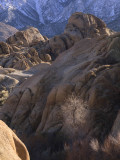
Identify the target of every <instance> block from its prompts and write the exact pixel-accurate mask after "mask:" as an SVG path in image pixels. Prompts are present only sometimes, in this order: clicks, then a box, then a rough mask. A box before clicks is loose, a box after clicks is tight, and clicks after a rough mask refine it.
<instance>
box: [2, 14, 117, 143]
mask: <svg viewBox="0 0 120 160" xmlns="http://www.w3.org/2000/svg"><path fill="white" fill-rule="evenodd" d="M81 17H82V18H81ZM76 19H77V20H76ZM87 20H88V21H87ZM77 21H78V22H77ZM83 22H86V25H85V24H84V23H83ZM72 23H73V24H74V25H75V28H76V26H77V27H78V28H79V29H77V30H76V32H77V34H76V32H75V30H74V29H73V28H72V29H71V32H70V30H69V29H68V26H67V28H66V32H67V34H69V36H70V37H71V38H72V40H71V38H69V40H70V42H71V41H72V42H73V44H72V45H71V43H70V46H71V48H70V47H68V48H69V49H68V48H65V49H63V48H64V47H63V46H64V45H63V43H64V41H62V40H60V39H59V37H60V36H61V35H60V36H58V40H57V42H58V43H57V44H58V46H57V45H56V41H55V40H54V42H55V43H52V45H53V47H55V48H56V47H58V50H57V49H55V51H57V52H56V53H60V52H62V51H64V50H66V49H67V51H64V52H63V53H62V54H60V55H59V57H58V58H57V59H56V60H55V62H53V64H52V65H51V67H50V68H48V69H45V70H43V71H44V72H39V73H37V74H36V75H34V76H32V77H30V78H29V79H27V80H26V81H25V82H24V83H22V84H21V85H20V87H19V88H16V89H15V90H14V91H13V92H12V93H11V95H10V97H9V98H8V99H7V101H6V102H5V104H4V106H3V108H2V110H1V113H0V119H2V120H3V121H5V122H6V123H7V124H9V126H10V127H11V128H13V129H15V130H16V131H17V133H18V134H21V133H27V134H31V133H33V132H35V133H36V134H39V133H51V134H54V133H57V132H61V133H68V128H67V129H66V124H65V122H64V117H66V118H67V117H69V116H67V115H66V112H65V105H64V103H65V100H66V98H67V97H69V96H70V95H72V94H73V93H74V95H76V96H79V97H80V99H83V100H85V101H87V102H88V106H87V108H86V109H85V108H84V109H83V110H86V111H89V112H88V117H89V118H90V124H89V125H88V120H87V119H84V117H83V120H84V126H86V125H88V130H87V132H86V133H87V134H88V133H89V134H92V135H93V136H94V137H96V138H98V139H100V140H101V141H102V140H103V139H104V138H105V137H106V135H108V134H109V132H110V131H111V128H112V126H113V123H114V120H115V119H116V116H117V111H118V106H119V105H120V94H119V93H120V74H119V73H120V59H119V57H120V47H119V40H120V34H119V33H115V34H113V32H111V31H110V30H109V29H107V28H105V24H104V23H103V22H102V21H100V20H99V19H97V18H96V17H94V16H91V15H84V14H82V13H79V14H78V13H76V14H74V15H73V20H72ZM73 24H71V25H70V26H73V27H74V25H73ZM84 27H85V29H84V31H83V28H84ZM96 29H97V33H96ZM73 30H74V32H73ZM78 30H80V31H78ZM94 31H95V32H94ZM73 33H74V34H73ZM78 33H79V34H78ZM81 33H82V34H81ZM65 34H66V33H64V34H63V35H64V36H65ZM73 35H74V36H73ZM82 35H84V36H82ZM54 39H57V38H56V37H54ZM52 40H53V39H52ZM52 40H50V41H49V43H50V42H51V41H52ZM78 40H79V41H78ZM61 41H62V42H61ZM77 41H78V42H77ZM75 42H76V43H75ZM67 44H69V43H67ZM61 46H62V49H63V50H60V51H59V49H61ZM69 110H70V109H69V106H68V109H67V111H69ZM75 111H76V109H75ZM75 111H74V112H75ZM68 114H71V113H69V112H68ZM79 114H82V113H79ZM76 116H80V115H76V114H75V115H74V117H73V119H74V122H75V121H76ZM80 117H81V116H80ZM80 123H81V124H80V125H83V122H80ZM69 133H70V132H69Z"/></svg>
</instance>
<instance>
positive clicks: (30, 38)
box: [6, 27, 45, 47]
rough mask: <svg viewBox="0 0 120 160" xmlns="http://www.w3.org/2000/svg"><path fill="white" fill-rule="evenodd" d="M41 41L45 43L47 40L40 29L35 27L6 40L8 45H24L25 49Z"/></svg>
mask: <svg viewBox="0 0 120 160" xmlns="http://www.w3.org/2000/svg"><path fill="white" fill-rule="evenodd" d="M41 41H42V42H45V39H44V37H43V36H42V35H41V34H40V32H39V31H38V29H37V28H34V27H30V28H28V29H26V30H24V31H18V32H16V33H15V34H14V35H13V36H11V37H9V38H8V39H7V40H6V42H7V43H8V44H11V45H13V44H16V45H18V46H19V45H22V46H24V47H27V46H32V45H35V44H36V43H38V42H41Z"/></svg>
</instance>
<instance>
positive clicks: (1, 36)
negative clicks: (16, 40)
mask: <svg viewBox="0 0 120 160" xmlns="http://www.w3.org/2000/svg"><path fill="white" fill-rule="evenodd" d="M17 31H18V30H17V29H16V28H14V27H12V26H10V25H7V24H4V23H0V41H5V40H6V39H7V38H8V37H10V36H11V35H13V34H14V33H15V32H17Z"/></svg>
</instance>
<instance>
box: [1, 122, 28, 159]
mask: <svg viewBox="0 0 120 160" xmlns="http://www.w3.org/2000/svg"><path fill="white" fill-rule="evenodd" d="M0 153H1V154H0V159H1V160H10V159H11V160H30V158H29V154H28V151H27V149H26V147H25V145H24V144H23V143H22V142H21V141H20V139H19V138H18V137H17V136H16V135H15V133H14V132H13V131H12V130H11V129H10V128H8V126H7V125H6V124H5V123H4V122H2V121H0Z"/></svg>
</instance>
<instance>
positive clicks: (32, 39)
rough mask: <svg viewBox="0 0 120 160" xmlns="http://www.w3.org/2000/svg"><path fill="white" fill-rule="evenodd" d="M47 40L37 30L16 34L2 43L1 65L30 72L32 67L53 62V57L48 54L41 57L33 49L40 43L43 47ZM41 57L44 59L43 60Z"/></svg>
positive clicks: (0, 50) (0, 44)
mask: <svg viewBox="0 0 120 160" xmlns="http://www.w3.org/2000/svg"><path fill="white" fill-rule="evenodd" d="M45 41H48V39H47V38H45V39H44V37H43V36H42V35H41V34H40V32H39V31H38V30H37V29H36V28H33V27H31V28H29V29H26V30H25V31H19V32H16V34H14V35H13V36H11V37H9V38H8V39H7V41H6V43H5V42H0V65H1V66H2V67H4V68H14V69H18V70H28V69H30V68H31V67H33V66H35V65H37V64H40V63H43V62H51V56H50V55H48V54H47V53H46V54H44V55H43V56H42V55H41V56H39V55H38V52H37V51H36V50H35V49H34V48H33V47H32V46H34V45H35V44H36V43H38V42H39V44H40V45H43V44H44V43H45ZM41 57H43V58H42V59H41Z"/></svg>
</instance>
